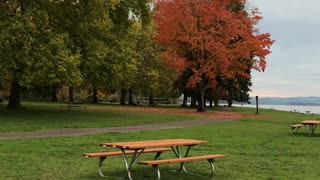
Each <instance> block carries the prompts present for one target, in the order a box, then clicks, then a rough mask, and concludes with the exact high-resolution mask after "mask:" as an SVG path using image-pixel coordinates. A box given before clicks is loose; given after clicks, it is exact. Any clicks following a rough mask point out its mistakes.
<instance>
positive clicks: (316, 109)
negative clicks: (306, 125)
mask: <svg viewBox="0 0 320 180" xmlns="http://www.w3.org/2000/svg"><path fill="white" fill-rule="evenodd" d="M233 106H237V107H250V108H256V105H255V104H244V105H240V104H233ZM259 108H261V109H276V110H282V111H292V112H300V113H306V114H312V113H313V114H320V106H294V105H265V104H260V105H259Z"/></svg>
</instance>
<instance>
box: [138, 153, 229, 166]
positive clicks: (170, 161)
mask: <svg viewBox="0 0 320 180" xmlns="http://www.w3.org/2000/svg"><path fill="white" fill-rule="evenodd" d="M224 157H225V155H220V154H215V155H204V156H194V157H186V158H176V159H163V160H152V161H141V162H139V164H141V165H160V164H174V163H181V162H191V161H201V160H208V159H218V158H224Z"/></svg>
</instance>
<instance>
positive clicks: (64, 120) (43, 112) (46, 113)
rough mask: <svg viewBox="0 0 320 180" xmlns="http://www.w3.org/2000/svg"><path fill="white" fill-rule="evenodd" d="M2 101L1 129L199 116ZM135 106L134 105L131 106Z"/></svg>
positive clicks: (136, 122)
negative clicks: (15, 106) (13, 105)
mask: <svg viewBox="0 0 320 180" xmlns="http://www.w3.org/2000/svg"><path fill="white" fill-rule="evenodd" d="M4 105H5V104H4V103H2V104H1V105H0V132H18V131H43V130H49V129H60V128H105V127H119V126H133V125H142V124H153V123H166V122H175V121H185V120H194V119H196V118H197V117H191V116H183V117H181V116H177V115H166V114H146V113H141V112H140V113H139V112H123V111H112V109H111V108H113V109H114V108H115V107H119V106H111V105H90V104H87V105H83V104H79V107H76V108H72V109H69V108H67V107H66V105H65V104H62V103H43V102H42V103H39V102H23V104H22V105H23V109H21V110H19V111H16V110H8V109H6V108H4ZM131 108H135V107H131Z"/></svg>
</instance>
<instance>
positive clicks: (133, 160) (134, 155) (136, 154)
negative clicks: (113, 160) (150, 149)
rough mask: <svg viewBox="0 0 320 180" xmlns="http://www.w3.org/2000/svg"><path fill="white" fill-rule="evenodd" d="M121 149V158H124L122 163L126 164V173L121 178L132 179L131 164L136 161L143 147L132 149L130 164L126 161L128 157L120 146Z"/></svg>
mask: <svg viewBox="0 0 320 180" xmlns="http://www.w3.org/2000/svg"><path fill="white" fill-rule="evenodd" d="M120 149H121V151H122V156H123V160H124V164H125V166H126V170H127V172H126V173H127V174H126V175H125V176H124V178H123V179H129V180H132V177H131V169H132V167H133V165H134V164H135V163H136V162H137V161H138V159H139V158H140V155H141V153H142V152H143V151H144V149H139V150H140V151H139V150H138V149H137V150H134V153H133V155H132V159H131V162H130V164H129V163H128V158H127V156H126V152H125V149H123V148H120Z"/></svg>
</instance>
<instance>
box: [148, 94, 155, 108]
mask: <svg viewBox="0 0 320 180" xmlns="http://www.w3.org/2000/svg"><path fill="white" fill-rule="evenodd" d="M153 105H154V102H153V93H152V91H150V95H149V106H153Z"/></svg>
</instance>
